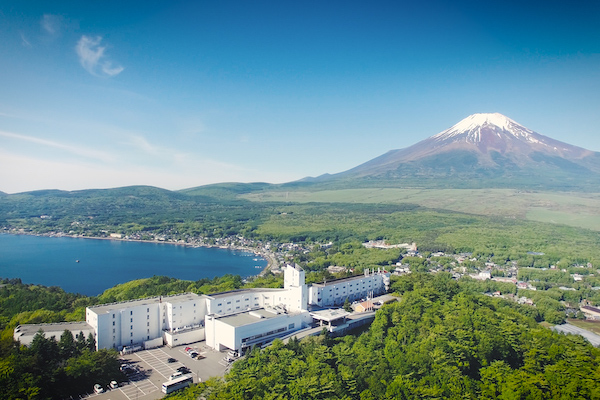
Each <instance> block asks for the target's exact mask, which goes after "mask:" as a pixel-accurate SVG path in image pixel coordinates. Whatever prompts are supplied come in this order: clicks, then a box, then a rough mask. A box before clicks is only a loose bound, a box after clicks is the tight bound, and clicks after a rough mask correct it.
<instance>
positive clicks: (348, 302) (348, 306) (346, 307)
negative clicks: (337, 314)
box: [344, 297, 352, 312]
mask: <svg viewBox="0 0 600 400" xmlns="http://www.w3.org/2000/svg"><path fill="white" fill-rule="evenodd" d="M344 310H346V311H348V312H352V306H351V305H350V299H348V298H347V297H346V300H345V301H344Z"/></svg>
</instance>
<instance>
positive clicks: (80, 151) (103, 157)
mask: <svg viewBox="0 0 600 400" xmlns="http://www.w3.org/2000/svg"><path fill="white" fill-rule="evenodd" d="M0 137H5V138H8V139H16V140H18V141H24V142H29V143H35V144H38V145H41V146H45V147H51V148H55V149H60V150H63V151H66V152H68V153H70V154H72V155H76V156H79V157H84V158H87V159H93V160H98V161H102V162H107V163H108V162H112V161H114V157H113V156H112V155H110V154H109V153H106V152H102V151H98V150H93V149H89V148H86V147H78V146H72V145H68V144H64V143H60V142H54V141H51V140H46V139H40V138H37V137H34V136H27V135H20V134H18V133H12V132H5V131H0Z"/></svg>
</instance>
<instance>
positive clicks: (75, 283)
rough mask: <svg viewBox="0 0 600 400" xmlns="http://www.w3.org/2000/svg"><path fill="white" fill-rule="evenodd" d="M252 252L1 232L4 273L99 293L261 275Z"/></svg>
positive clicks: (260, 262) (0, 269)
mask: <svg viewBox="0 0 600 400" xmlns="http://www.w3.org/2000/svg"><path fill="white" fill-rule="evenodd" d="M266 266H267V261H266V260H265V259H263V258H261V257H259V256H256V255H255V254H253V253H250V252H244V251H239V250H227V249H219V248H205V247H198V248H193V247H186V246H179V245H172V244H163V243H145V242H129V241H119V240H101V239H83V238H69V237H44V236H28V235H7V234H0V277H2V278H21V280H22V281H23V283H35V284H40V285H44V286H60V287H61V288H63V289H64V290H65V291H67V292H73V293H81V294H85V295H87V296H96V295H98V294H100V293H102V292H103V291H104V290H106V289H108V288H111V287H113V286H115V285H117V284H119V283H124V282H128V281H131V280H134V279H140V278H149V277H151V276H154V275H166V276H170V277H173V278H178V279H186V280H193V281H196V280H198V279H201V278H214V277H215V276H223V275H225V274H234V275H241V276H242V277H247V276H251V275H257V274H258V273H259V272H260V271H261V270H262V269H263V268H265V267H266Z"/></svg>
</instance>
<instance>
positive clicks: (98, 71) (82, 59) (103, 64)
mask: <svg viewBox="0 0 600 400" xmlns="http://www.w3.org/2000/svg"><path fill="white" fill-rule="evenodd" d="M101 43H102V36H96V37H91V36H86V35H83V36H81V39H79V41H78V42H77V46H75V51H76V52H77V55H78V56H79V63H80V64H81V66H82V67H83V68H84V69H85V70H86V71H87V72H89V73H90V74H92V75H94V76H109V77H110V76H116V75H118V74H120V73H121V72H123V70H124V69H125V68H123V67H122V66H120V65H118V66H113V63H112V61H110V60H108V59H107V57H106V55H105V51H106V46H102V45H101Z"/></svg>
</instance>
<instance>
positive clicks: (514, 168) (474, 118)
mask: <svg viewBox="0 0 600 400" xmlns="http://www.w3.org/2000/svg"><path fill="white" fill-rule="evenodd" d="M304 181H305V182H311V181H312V182H315V183H316V182H329V183H334V182H337V183H338V184H340V185H343V186H375V185H377V186H396V187H397V186H413V187H415V186H416V187H456V188H466V187H470V188H482V187H515V188H530V189H557V190H581V189H584V190H598V188H600V186H599V185H600V153H597V152H593V151H590V150H586V149H583V148H581V147H577V146H573V145H570V144H567V143H563V142H560V141H558V140H554V139H552V138H549V137H547V136H544V135H541V134H539V133H536V132H534V131H532V130H530V129H528V128H526V127H524V126H523V125H520V124H518V123H517V122H515V121H513V120H512V119H510V118H508V117H506V116H504V115H502V114H498V113H486V114H473V115H470V116H468V117H467V118H465V119H463V120H462V121H460V122H459V123H457V124H455V125H454V126H452V127H450V128H449V129H446V130H445V131H442V132H440V133H438V134H436V135H433V136H431V137H429V138H427V139H425V140H423V141H421V142H419V143H416V144H415V145H413V146H410V147H407V148H404V149H399V150H391V151H389V152H387V153H385V154H383V155H381V156H379V157H377V158H374V159H372V160H370V161H368V162H366V163H364V164H361V165H359V166H357V167H355V168H352V169H350V170H348V171H345V172H341V173H338V174H334V175H322V176H320V177H317V178H308V179H306V180H304Z"/></svg>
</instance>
